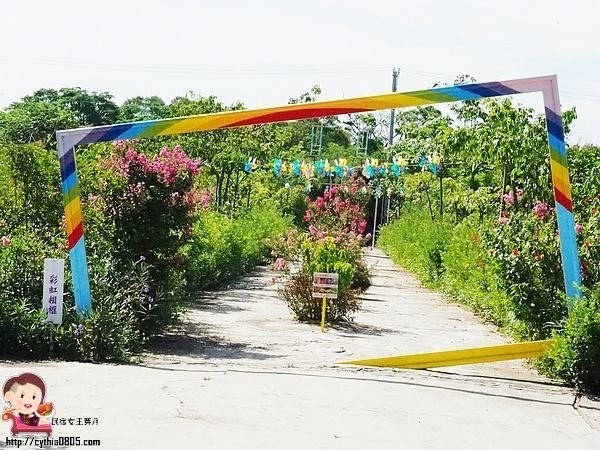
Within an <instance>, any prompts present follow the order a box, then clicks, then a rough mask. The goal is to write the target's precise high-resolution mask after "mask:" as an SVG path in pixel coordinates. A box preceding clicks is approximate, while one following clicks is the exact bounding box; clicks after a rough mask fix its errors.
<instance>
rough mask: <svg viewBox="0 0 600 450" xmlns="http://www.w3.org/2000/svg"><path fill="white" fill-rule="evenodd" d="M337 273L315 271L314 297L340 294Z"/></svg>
mask: <svg viewBox="0 0 600 450" xmlns="http://www.w3.org/2000/svg"><path fill="white" fill-rule="evenodd" d="M338 281H339V276H338V274H337V273H319V272H317V273H315V274H314V276H313V297H314V298H316V299H319V298H337V296H338Z"/></svg>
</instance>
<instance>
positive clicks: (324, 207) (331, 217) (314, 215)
mask: <svg viewBox="0 0 600 450" xmlns="http://www.w3.org/2000/svg"><path fill="white" fill-rule="evenodd" d="M352 193H353V190H352V189H348V188H347V186H346V187H345V189H340V188H339V187H337V186H334V187H332V188H331V189H328V190H327V191H325V193H324V194H323V196H322V197H318V198H317V199H316V200H315V201H313V202H311V201H309V202H308V203H309V204H308V209H307V210H306V213H305V215H304V221H305V222H311V223H312V224H313V225H317V226H319V227H320V228H321V229H323V230H340V229H342V230H344V231H346V232H354V233H357V234H363V233H364V232H365V231H366V228H367V221H366V220H365V219H364V213H363V211H362V208H361V206H360V204H358V203H357V202H356V201H354V199H353V198H352Z"/></svg>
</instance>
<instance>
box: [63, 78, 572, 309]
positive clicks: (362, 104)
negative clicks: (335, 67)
mask: <svg viewBox="0 0 600 450" xmlns="http://www.w3.org/2000/svg"><path fill="white" fill-rule="evenodd" d="M530 92H542V94H543V98H544V106H545V111H546V124H547V129H548V143H549V146H550V163H551V170H552V183H553V185H554V195H555V200H556V211H557V217H558V229H559V233H560V243H561V259H562V264H563V271H564V280H565V290H566V292H567V296H568V297H569V298H570V299H571V302H572V300H573V299H575V298H580V297H581V291H580V285H581V275H580V268H579V257H578V255H577V245H576V238H575V229H574V227H575V222H574V218H573V206H572V199H571V187H570V182H569V173H568V169H567V153H566V148H565V142H564V131H563V124H562V114H561V110H560V102H559V97H558V85H557V79H556V76H555V75H552V76H542V77H534V78H522V79H516V80H507V81H497V82H489V83H474V84H465V85H458V86H447V87H438V88H433V89H424V90H420V91H412V92H404V93H392V94H383V95H374V96H369V97H359V98H351V99H344V100H332V101H325V102H315V103H303V104H295V105H286V106H280V107H274V108H263V109H254V110H241V111H227V112H220V113H214V114H202V115H198V116H189V117H178V118H173V119H162V120H149V121H144V122H133V123H124V124H116V125H106V126H100V127H92V128H78V129H74V130H64V131H58V132H57V140H58V156H59V160H60V168H61V177H62V192H63V197H64V203H65V214H66V221H67V235H68V240H69V250H70V258H71V268H72V272H73V283H74V290H75V301H76V307H77V309H78V311H79V312H81V313H82V314H89V313H91V310H92V309H91V308H92V306H91V295H90V288H89V280H88V273H87V262H86V253H85V244H84V233H83V223H82V216H81V206H80V200H79V184H78V181H77V171H76V165H75V152H74V148H75V146H76V145H81V144H89V143H93V142H107V141H115V140H121V139H139V138H145V137H151V136H161V135H174V134H183V133H192V132H196V131H209V130H217V129H223V128H234V127H242V126H249V125H258V124H264V123H274V122H285V121H290V120H299V119H311V118H317V117H326V116H333V115H338V114H349V113H359V112H368V111H377V110H383V109H392V108H403V107H409V106H421V105H431V104H436V103H448V102H456V101H462V100H477V99H481V98H488V97H499V96H504V95H514V94H524V93H530ZM571 302H570V305H571Z"/></svg>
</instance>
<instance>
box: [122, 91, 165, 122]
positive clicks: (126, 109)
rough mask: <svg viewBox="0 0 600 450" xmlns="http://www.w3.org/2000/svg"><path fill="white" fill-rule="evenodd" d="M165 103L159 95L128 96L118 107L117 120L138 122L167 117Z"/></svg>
mask: <svg viewBox="0 0 600 450" xmlns="http://www.w3.org/2000/svg"><path fill="white" fill-rule="evenodd" d="M167 113H168V111H167V105H165V102H164V101H163V99H161V98H160V97H157V96H156V95H153V96H152V97H140V96H137V97H133V98H128V99H127V100H125V101H124V102H123V104H122V105H121V106H120V107H119V117H118V119H119V122H138V121H141V120H156V119H163V118H165V117H167Z"/></svg>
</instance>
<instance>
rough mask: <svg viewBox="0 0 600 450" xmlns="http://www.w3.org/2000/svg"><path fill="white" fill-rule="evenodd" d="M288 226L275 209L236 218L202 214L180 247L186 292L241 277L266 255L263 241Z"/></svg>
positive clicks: (210, 213)
mask: <svg viewBox="0 0 600 450" xmlns="http://www.w3.org/2000/svg"><path fill="white" fill-rule="evenodd" d="M289 226H290V220H289V219H286V218H282V216H281V215H280V214H279V212H278V211H276V210H275V209H274V208H266V207H263V208H257V209H253V210H249V211H248V212H247V213H246V214H244V215H242V216H240V217H239V218H234V219H231V218H229V217H227V216H225V215H223V214H219V213H216V212H208V213H204V214H202V215H201V216H200V217H199V219H198V221H197V222H196V223H195V224H194V226H193V229H192V235H191V236H190V238H189V240H188V243H187V244H186V245H185V246H184V247H183V250H182V255H183V257H184V260H185V272H186V279H187V280H188V282H189V284H188V291H190V292H194V291H195V290H197V289H201V288H205V287H208V286H214V285H217V284H220V283H222V282H224V281H225V280H227V279H229V278H231V277H233V276H236V275H239V274H242V273H244V272H246V271H248V270H249V269H250V268H252V267H253V266H254V265H256V264H258V263H264V262H266V261H267V260H268V258H269V255H268V252H267V249H266V247H265V240H266V239H277V238H278V237H279V235H280V234H282V233H283V232H284V231H285V230H286V229H287V228H288V227H289Z"/></svg>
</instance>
